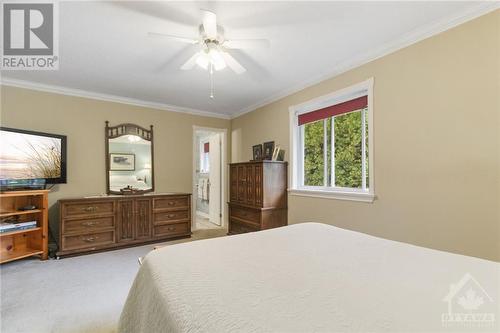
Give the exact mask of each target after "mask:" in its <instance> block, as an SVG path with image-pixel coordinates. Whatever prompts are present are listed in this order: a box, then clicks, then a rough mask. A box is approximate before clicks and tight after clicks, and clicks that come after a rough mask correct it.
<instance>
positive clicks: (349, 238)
mask: <svg viewBox="0 0 500 333" xmlns="http://www.w3.org/2000/svg"><path fill="white" fill-rule="evenodd" d="M451 284H454V286H453V287H451V286H450V285H451ZM478 284H480V286H478ZM499 284H500V264H499V263H496V262H492V261H487V260H482V259H478V258H473V257H467V256H462V255H457V254H451V253H447V252H441V251H436V250H431V249H427V248H422V247H417V246H413V245H408V244H404V243H399V242H395V241H389V240H385V239H381V238H377V237H373V236H368V235H365V234H362V233H358V232H353V231H348V230H344V229H340V228H336V227H333V226H329V225H325V224H319V223H303V224H295V225H291V226H287V227H283V228H277V229H272V230H266V231H260V232H255V233H249V234H243V235H235V236H230V237H222V238H217V239H208V240H200V241H195V242H190V243H183V244H178V245H172V246H166V247H163V248H160V249H158V250H155V251H152V252H150V253H149V254H148V255H147V256H146V258H145V260H144V262H143V264H142V266H141V267H140V269H139V272H138V273H137V276H136V278H135V281H134V283H133V286H132V288H131V290H130V292H129V295H128V298H127V301H126V304H125V306H124V309H123V311H122V314H121V318H120V322H119V332H134V333H139V332H234V331H238V332H339V331H340V332H360V331H361V332H363V331H372V332H403V331H405V332H407V331H427V332H429V331H447V332H450V331H456V330H461V329H462V326H463V325H465V322H456V321H453V320H451V321H450V318H456V316H455V317H453V316H450V315H462V314H463V313H464V312H467V313H478V314H479V315H481V314H486V315H487V316H486V317H485V316H483V317H478V316H476V317H474V318H475V320H476V319H481V320H480V321H476V322H475V323H474V325H478V326H477V327H475V328H476V329H473V331H478V330H486V331H498V329H499V325H498V321H499V320H500V314H499V312H500V310H499V305H498V304H499V303H498V300H499V299H500V291H499V290H500V288H499ZM470 290H473V291H474V292H475V294H474V296H475V297H472V298H471V299H470V297H468V296H466V301H467V300H469V301H470V303H469V304H468V305H469V309H468V310H464V308H463V307H461V305H460V304H461V300H462V301H463V299H462V298H460V297H462V296H463V295H464V294H465V295H469V296H470ZM468 292H469V294H467V293H468ZM478 297H479V298H481V300H482V302H483V303H482V304H480V306H479V307H478V308H477V309H476V310H474V309H472V310H471V309H470V307H471V304H472V305H477V304H478V303H480V302H479V301H478ZM474 301H476V302H475V303H474ZM466 305H467V304H466ZM492 316H493V320H491V318H492ZM461 318H465V317H461ZM495 318H496V321H495ZM469 324H470V323H469ZM469 331H470V330H469Z"/></svg>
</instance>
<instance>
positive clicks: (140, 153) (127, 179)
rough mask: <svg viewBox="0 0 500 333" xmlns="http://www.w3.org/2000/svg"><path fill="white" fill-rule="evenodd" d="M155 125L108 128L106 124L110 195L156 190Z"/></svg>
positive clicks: (126, 125)
mask: <svg viewBox="0 0 500 333" xmlns="http://www.w3.org/2000/svg"><path fill="white" fill-rule="evenodd" d="M153 167H154V164H153V125H151V127H150V129H149V130H147V129H145V128H142V127H140V126H137V125H134V124H120V125H117V126H109V122H108V121H106V182H107V193H108V194H139V193H146V192H152V191H154V168H153Z"/></svg>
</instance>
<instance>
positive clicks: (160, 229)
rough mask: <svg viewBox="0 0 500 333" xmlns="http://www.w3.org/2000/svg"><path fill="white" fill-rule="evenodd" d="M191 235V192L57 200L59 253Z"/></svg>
mask: <svg viewBox="0 0 500 333" xmlns="http://www.w3.org/2000/svg"><path fill="white" fill-rule="evenodd" d="M190 235H191V194H187V193H173V194H152V195H127V196H108V197H92V198H79V199H64V200H59V251H58V252H57V255H58V256H66V255H73V254H83V253H89V252H95V251H102V250H110V249H116V248H120V247H126V246H133V245H141V244H144V243H150V242H159V241H163V240H167V239H170V238H177V237H189V236H190Z"/></svg>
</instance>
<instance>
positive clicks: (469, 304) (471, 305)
mask: <svg viewBox="0 0 500 333" xmlns="http://www.w3.org/2000/svg"><path fill="white" fill-rule="evenodd" d="M457 303H458V304H460V305H461V306H462V307H463V308H464V309H465V310H477V309H478V308H479V307H480V306H481V305H482V304H483V303H484V300H483V298H482V297H481V296H478V295H476V292H475V291H474V290H472V289H469V290H468V291H467V292H466V293H465V296H461V297H460V298H459V299H458V301H457Z"/></svg>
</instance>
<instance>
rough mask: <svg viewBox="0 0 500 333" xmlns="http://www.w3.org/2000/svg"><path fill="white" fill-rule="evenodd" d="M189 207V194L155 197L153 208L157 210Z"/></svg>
mask: <svg viewBox="0 0 500 333" xmlns="http://www.w3.org/2000/svg"><path fill="white" fill-rule="evenodd" d="M188 207H189V196H186V197H166V198H154V199H153V209H155V210H166V209H179V208H188Z"/></svg>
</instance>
